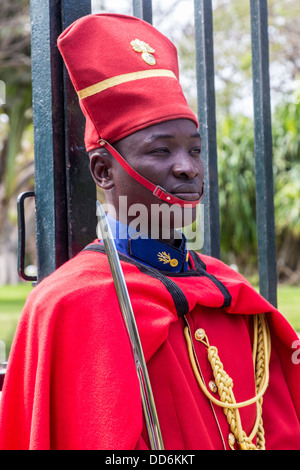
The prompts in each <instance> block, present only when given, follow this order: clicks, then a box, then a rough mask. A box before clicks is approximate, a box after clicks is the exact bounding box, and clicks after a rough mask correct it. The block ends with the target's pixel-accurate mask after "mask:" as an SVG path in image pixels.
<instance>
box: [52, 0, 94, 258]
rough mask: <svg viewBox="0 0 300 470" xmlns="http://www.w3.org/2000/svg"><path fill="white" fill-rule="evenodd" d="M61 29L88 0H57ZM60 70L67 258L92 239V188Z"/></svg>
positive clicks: (79, 122)
mask: <svg viewBox="0 0 300 470" xmlns="http://www.w3.org/2000/svg"><path fill="white" fill-rule="evenodd" d="M61 1H62V4H61V14H62V30H65V29H66V28H67V27H68V26H69V25H70V24H71V23H73V22H74V21H75V20H77V19H78V18H81V17H82V16H85V15H87V14H89V13H91V0H78V1H76V6H75V5H74V1H73V0H61ZM62 67H63V72H64V73H63V77H64V78H63V90H64V111H65V113H64V118H65V158H66V181H67V187H66V197H67V217H68V257H69V258H72V257H73V256H75V255H76V254H77V253H78V252H79V251H80V250H82V248H84V246H86V245H87V244H88V243H90V242H91V241H93V240H94V239H95V238H96V224H97V220H96V188H95V184H94V182H93V180H92V177H91V174H90V170H89V157H88V154H87V153H86V151H85V147H84V129H85V118H84V116H83V113H82V112H81V110H80V107H79V103H78V97H77V94H76V91H75V89H74V87H73V85H72V83H71V80H70V77H69V75H68V73H67V71H66V68H65V66H64V65H62Z"/></svg>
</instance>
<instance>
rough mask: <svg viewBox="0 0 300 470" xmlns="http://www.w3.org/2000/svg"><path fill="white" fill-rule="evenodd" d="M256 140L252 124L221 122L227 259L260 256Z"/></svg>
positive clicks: (238, 120) (237, 120) (236, 120)
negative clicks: (258, 244) (233, 256)
mask: <svg viewBox="0 0 300 470" xmlns="http://www.w3.org/2000/svg"><path fill="white" fill-rule="evenodd" d="M253 147H254V141H253V124H252V121H251V120H250V119H249V118H247V117H245V116H239V117H235V118H231V117H227V118H225V119H224V120H223V121H222V122H219V123H218V165H219V204H220V227H221V250H222V253H223V259H224V260H226V261H227V262H229V261H230V255H231V254H235V255H238V257H239V262H240V263H242V264H244V263H246V262H248V261H249V258H251V259H252V258H253V261H254V259H255V257H256V250H257V246H256V215H255V175H254V171H255V170H254V151H253Z"/></svg>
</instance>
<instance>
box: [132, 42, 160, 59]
mask: <svg viewBox="0 0 300 470" xmlns="http://www.w3.org/2000/svg"><path fill="white" fill-rule="evenodd" d="M130 44H131V46H132V49H133V50H134V51H135V52H141V53H142V59H143V60H144V62H146V64H148V65H155V64H156V59H155V57H154V56H153V55H152V53H153V52H155V50H154V49H153V47H151V46H149V44H147V43H146V42H144V41H140V39H134V41H131V42H130Z"/></svg>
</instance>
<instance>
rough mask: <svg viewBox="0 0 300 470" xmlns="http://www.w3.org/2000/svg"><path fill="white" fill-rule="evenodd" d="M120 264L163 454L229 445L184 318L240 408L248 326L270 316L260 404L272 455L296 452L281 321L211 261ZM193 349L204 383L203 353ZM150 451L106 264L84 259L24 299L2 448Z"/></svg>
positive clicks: (298, 398) (294, 388)
mask: <svg viewBox="0 0 300 470" xmlns="http://www.w3.org/2000/svg"><path fill="white" fill-rule="evenodd" d="M93 246H95V245H93ZM195 256H196V255H195ZM195 259H198V258H195ZM122 260H123V261H122V267H123V270H124V275H125V279H126V282H127V286H128V291H129V294H130V297H131V301H132V305H133V310H134V312H135V316H136V321H137V325H138V328H139V333H140V337H141V342H142V345H143V349H144V354H145V358H146V361H147V364H148V370H149V375H150V379H151V384H152V388H153V393H154V398H155V401H156V406H157V410H158V416H159V420H160V425H161V429H162V435H163V440H164V444H165V448H166V449H219V448H220V449H222V448H224V447H226V448H228V444H227V436H228V433H229V427H228V424H227V422H226V418H225V416H224V414H223V412H222V410H221V409H217V408H218V407H216V408H215V407H212V406H211V404H210V403H209V402H208V400H207V398H205V397H204V395H203V392H201V391H200V389H199V387H198V384H197V383H196V380H195V378H194V375H193V372H192V370H191V366H190V363H189V359H188V354H187V348H186V344H185V341H184V338H183V333H182V330H183V320H182V317H181V315H183V314H186V316H187V318H188V319H189V323H190V325H191V328H192V329H197V328H199V327H204V328H205V329H206V331H207V333H208V337H209V338H210V342H211V344H214V345H215V346H217V347H218V349H219V355H220V358H221V360H222V361H223V362H224V367H225V370H226V371H227V372H228V373H229V375H230V376H231V377H232V378H233V380H234V384H235V395H236V398H237V400H238V401H240V400H246V399H249V398H251V397H252V396H253V394H254V389H253V387H254V385H253V384H254V382H253V366H252V359H251V343H250V339H249V330H248V321H247V319H248V316H249V315H253V314H257V313H267V319H268V323H269V327H270V330H271V335H272V355H271V362H270V377H271V378H270V385H269V388H268V390H267V392H266V394H265V396H264V404H263V420H264V428H265V433H266V447H267V448H270V449H272V448H275V449H300V425H299V417H300V393H299V385H300V365H299V362H300V361H299V360H298V361H297V360H293V358H294V359H295V358H296V359H297V358H298V357H299V355H298V356H297V349H296V348H297V347H299V345H298V343H297V339H298V338H297V335H296V334H295V332H294V331H293V329H292V328H291V327H290V325H289V324H288V323H287V321H286V320H285V319H284V317H283V316H282V315H281V314H280V313H279V312H278V311H277V310H276V309H275V308H274V307H272V305H270V304H269V303H268V302H267V301H266V300H265V299H263V298H262V297H261V296H260V295H259V294H258V293H257V292H256V291H255V290H254V289H253V288H252V287H251V286H250V285H249V283H248V282H247V281H246V280H245V279H244V278H242V277H241V276H240V275H239V274H238V273H236V272H234V271H232V270H231V269H230V268H228V267H227V266H226V265H224V264H223V263H222V262H220V261H218V260H216V259H214V258H210V257H207V256H202V255H201V260H202V263H203V262H204V263H205V265H206V274H204V273H205V271H204V269H203V264H201V263H199V262H197V263H198V268H199V269H198V270H196V269H192V270H191V271H189V274H185V275H177V276H171V275H169V276H168V277H166V276H164V275H162V274H161V273H160V272H159V271H157V270H154V269H148V268H145V267H143V265H141V264H137V263H133V262H127V261H125V260H126V258H125V257H122ZM214 276H215V277H214ZM216 278H217V280H218V281H217V280H216ZM219 281H220V282H221V283H222V284H220V282H219ZM218 282H219V283H218ZM222 286H223V287H222ZM230 297H231V299H230ZM226 299H227V300H226ZM229 303H230V305H229ZM226 305H227V306H226ZM196 348H198V349H196V353H197V356H198V359H199V362H200V363H201V364H202V366H203V373H204V375H205V376H207V380H209V374H211V370H210V369H209V367H207V364H206V358H205V357H204V352H203V347H202V349H201V345H200V343H198V345H196ZM213 408H214V409H213ZM241 418H242V422H243V425H244V428H245V431H246V432H247V433H250V431H251V426H252V425H253V422H254V419H255V405H252V406H250V407H247V408H245V409H243V410H242V411H241ZM147 446H148V440H147V436H146V433H145V429H144V426H143V417H142V409H141V400H140V392H139V384H138V380H137V376H136V371H135V366H134V362H133V359H132V353H131V348H130V344H129V342H128V336H127V333H126V329H125V326H124V322H123V319H122V316H121V313H120V309H119V305H118V300H117V297H116V293H115V289H114V284H113V281H112V278H111V275H110V270H109V266H108V262H107V258H106V256H105V255H104V254H103V253H101V252H97V253H95V252H92V251H86V252H82V253H80V254H79V255H77V256H76V257H75V258H74V259H72V260H70V261H69V262H67V263H66V264H65V265H63V266H62V267H61V268H59V269H58V270H57V271H56V272H54V273H53V274H52V275H51V276H49V277H48V278H47V279H45V280H44V281H42V282H41V283H40V284H39V285H38V286H37V287H35V288H34V289H33V291H32V293H31V294H30V295H29V297H28V299H27V302H26V305H25V308H24V311H23V313H22V316H21V319H20V322H19V325H18V328H17V332H16V335H15V339H14V343H13V346H12V349H11V353H10V357H9V366H8V371H7V374H6V378H5V383H4V389H3V393H2V399H1V425H0V448H1V449H141V448H147Z"/></svg>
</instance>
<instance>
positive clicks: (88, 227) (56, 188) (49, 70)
mask: <svg viewBox="0 0 300 470" xmlns="http://www.w3.org/2000/svg"><path fill="white" fill-rule="evenodd" d="M30 7H31V8H30V9H31V50H32V53H31V55H32V87H33V121H34V147H35V197H36V242H37V271H38V274H37V281H38V282H40V281H41V280H42V279H43V278H44V277H46V276H48V275H49V274H50V273H51V272H53V271H54V270H55V269H57V268H58V267H59V266H60V265H61V264H63V263H64V262H65V261H67V260H68V259H69V258H71V257H72V256H74V255H75V254H76V253H77V252H78V251H79V250H80V249H82V248H83V247H84V246H85V245H86V244H87V243H88V242H90V241H92V239H93V238H94V237H95V234H96V190H95V185H94V184H93V182H92V179H91V176H90V175H89V170H88V156H87V155H86V153H85V151H84V147H83V127H84V122H83V117H82V113H81V111H80V108H79V105H78V99H77V97H76V96H74V92H73V88H71V85H70V84H69V82H68V78H66V74H64V66H63V61H62V58H61V55H60V53H59V51H58V48H57V44H56V42H57V37H58V35H59V34H60V33H61V31H62V30H63V29H65V28H66V27H67V26H68V25H69V24H70V23H71V22H72V21H74V20H75V19H77V18H79V17H80V16H83V15H85V14H88V13H90V11H91V6H90V0H89V1H88V0H81V1H79V2H77V3H76V8H74V2H73V3H72V2H71V1H67V0H45V1H43V2H40V1H39V0H31V5H30Z"/></svg>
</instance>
